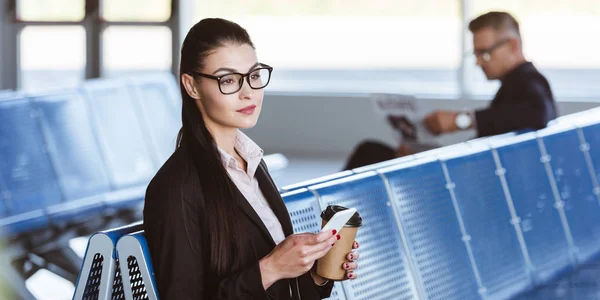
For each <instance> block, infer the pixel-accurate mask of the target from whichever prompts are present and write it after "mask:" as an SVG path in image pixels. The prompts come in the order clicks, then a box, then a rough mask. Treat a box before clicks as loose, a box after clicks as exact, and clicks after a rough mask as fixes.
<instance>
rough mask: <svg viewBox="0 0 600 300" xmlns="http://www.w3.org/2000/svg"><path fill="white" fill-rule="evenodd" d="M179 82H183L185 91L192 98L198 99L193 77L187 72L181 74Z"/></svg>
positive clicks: (198, 94)
mask: <svg viewBox="0 0 600 300" xmlns="http://www.w3.org/2000/svg"><path fill="white" fill-rule="evenodd" d="M181 83H182V84H183V87H184V88H185V91H186V92H187V93H188V95H189V96H190V97H192V99H195V100H199V99H200V93H198V89H197V88H196V81H195V80H194V77H192V76H190V75H189V74H181Z"/></svg>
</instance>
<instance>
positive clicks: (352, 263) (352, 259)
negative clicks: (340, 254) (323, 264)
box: [342, 241, 360, 280]
mask: <svg viewBox="0 0 600 300" xmlns="http://www.w3.org/2000/svg"><path fill="white" fill-rule="evenodd" d="M359 246H360V245H359V244H358V242H357V241H354V244H352V249H358V247H359ZM358 257H359V254H358V252H356V251H352V252H350V253H348V255H346V260H347V262H345V263H343V264H342V268H343V269H344V270H346V278H347V279H352V280H353V279H356V276H357V274H356V273H354V270H356V268H358V263H357V262H356V260H357V259H358Z"/></svg>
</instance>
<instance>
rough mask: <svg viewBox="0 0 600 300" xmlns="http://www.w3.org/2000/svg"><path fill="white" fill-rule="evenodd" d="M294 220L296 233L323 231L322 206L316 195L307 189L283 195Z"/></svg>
mask: <svg viewBox="0 0 600 300" xmlns="http://www.w3.org/2000/svg"><path fill="white" fill-rule="evenodd" d="M281 197H282V198H283V201H284V202H285V205H286V207H287V210H288V212H289V214H290V218H291V219H292V225H293V226H294V232H295V233H302V232H312V233H317V232H319V231H320V230H321V217H320V214H321V206H320V205H319V200H317V198H316V197H315V195H314V194H313V193H312V192H310V191H308V190H307V189H300V190H296V191H293V192H289V193H284V194H282V195H281Z"/></svg>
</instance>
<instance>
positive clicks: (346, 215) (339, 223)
mask: <svg viewBox="0 0 600 300" xmlns="http://www.w3.org/2000/svg"><path fill="white" fill-rule="evenodd" d="M355 213H356V208H348V209H345V210H342V211H338V212H337V213H335V215H333V217H331V219H329V221H327V223H326V224H325V226H323V228H322V229H321V232H323V231H331V230H333V229H335V230H336V232H340V230H342V228H343V227H344V225H346V223H347V222H348V220H350V218H352V216H353V215H354V214H355Z"/></svg>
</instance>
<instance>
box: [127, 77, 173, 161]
mask: <svg viewBox="0 0 600 300" xmlns="http://www.w3.org/2000/svg"><path fill="white" fill-rule="evenodd" d="M129 87H130V90H131V92H132V94H133V96H134V102H135V104H136V108H137V109H136V112H138V115H139V118H140V120H141V121H142V130H143V132H144V134H145V135H147V136H148V137H149V138H150V141H151V143H152V146H153V151H152V153H153V154H155V155H154V159H155V160H156V163H157V164H158V165H159V166H160V165H162V164H163V163H164V162H165V161H166V160H167V159H168V158H169V157H170V156H171V154H173V152H174V151H175V143H176V140H177V133H178V132H179V129H180V128H181V100H180V98H181V95H180V94H179V89H178V87H177V85H176V82H175V80H174V78H173V75H172V74H170V73H166V74H162V73H159V74H152V75H146V76H139V77H133V78H131V79H130V80H129Z"/></svg>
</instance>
